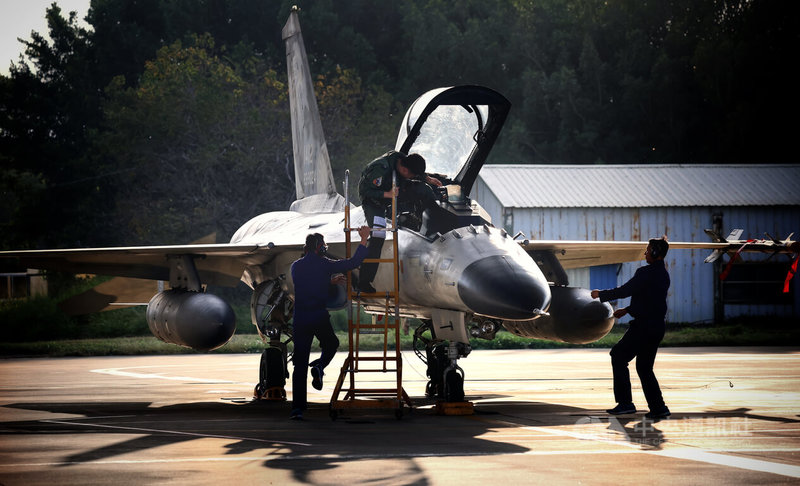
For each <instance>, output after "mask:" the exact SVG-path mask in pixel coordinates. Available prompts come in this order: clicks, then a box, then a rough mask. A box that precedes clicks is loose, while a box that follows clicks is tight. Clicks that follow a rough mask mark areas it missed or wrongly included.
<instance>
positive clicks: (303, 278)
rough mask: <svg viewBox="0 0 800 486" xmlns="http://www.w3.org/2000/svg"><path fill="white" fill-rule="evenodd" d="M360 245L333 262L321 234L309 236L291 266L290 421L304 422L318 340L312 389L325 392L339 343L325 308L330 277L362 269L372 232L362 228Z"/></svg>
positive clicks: (364, 227)
mask: <svg viewBox="0 0 800 486" xmlns="http://www.w3.org/2000/svg"><path fill="white" fill-rule="evenodd" d="M358 234H359V236H360V237H361V244H360V245H359V246H358V249H356V252H355V254H353V256H352V257H351V258H349V259H346V260H331V259H329V258H327V257H326V256H325V252H326V250H327V246H326V245H325V240H324V239H323V237H322V235H321V234H319V233H313V234H310V235H308V236H306V244H305V246H303V257H302V258H300V259H299V260H297V261H295V262H294V263H292V270H291V271H292V281H293V282H294V324H293V326H294V332H293V340H294V354H293V357H292V362H293V363H294V373H293V374H292V412H291V416H290V417H291V418H292V419H295V420H302V419H303V412H304V411H305V409H306V408H307V406H308V403H307V399H306V381H307V380H308V367H309V362H308V359H309V355H310V354H311V342H312V340H313V339H314V337H315V336H316V338H317V340H318V341H319V346H320V348H321V349H322V356H320V358H319V359H317V360H315V361H314V362H313V363H310V365H311V377H312V383H311V384H312V386H313V387H314V388H316V389H317V390H321V389H322V377H323V375H324V374H325V373H324V370H325V367H326V366H328V364H329V363H330V362H331V360H332V359H333V356H334V354H336V349H337V348H338V347H339V339H338V338H337V337H336V334H335V333H334V332H333V326H331V321H330V314H328V309H326V307H325V303H326V300H327V298H328V289H329V286H330V284H331V277H332V276H334V275H335V274H337V273H343V272H346V271H348V270H352V269H354V268H356V267H357V266H359V265H360V264H361V262H362V261H363V260H364V258H365V257H366V256H367V248H366V244H367V237H368V236H369V228H368V227H367V226H362V227H361V228H359V230H358Z"/></svg>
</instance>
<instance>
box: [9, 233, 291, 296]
mask: <svg viewBox="0 0 800 486" xmlns="http://www.w3.org/2000/svg"><path fill="white" fill-rule="evenodd" d="M301 248H302V245H280V246H276V245H272V244H269V245H256V244H224V243H223V244H213V245H169V246H130V247H113V248H71V249H63V250H26V251H3V252H0V260H5V261H7V262H10V263H12V264H14V263H16V264H17V265H18V266H21V267H25V268H36V269H42V270H59V271H64V272H71V273H92V274H97V275H110V276H118V277H131V278H141V279H150V280H165V281H169V280H170V268H171V267H172V265H173V263H172V261H173V259H175V258H180V257H184V256H190V257H192V259H193V260H194V264H195V267H196V268H197V271H198V274H199V277H200V281H201V282H202V283H204V284H211V285H220V286H226V287H233V286H236V285H237V284H238V282H239V279H240V278H241V277H242V272H244V270H245V268H246V267H247V266H249V265H258V264H262V263H266V262H269V261H270V260H271V259H273V258H275V257H276V256H277V255H278V254H280V253H283V252H285V251H295V252H297V251H301Z"/></svg>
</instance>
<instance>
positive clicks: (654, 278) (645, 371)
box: [599, 260, 670, 411]
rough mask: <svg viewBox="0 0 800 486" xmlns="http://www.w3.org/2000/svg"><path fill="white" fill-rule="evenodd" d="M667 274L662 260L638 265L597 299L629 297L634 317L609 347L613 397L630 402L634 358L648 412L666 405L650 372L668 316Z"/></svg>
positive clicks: (603, 291)
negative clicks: (629, 366) (630, 274)
mask: <svg viewBox="0 0 800 486" xmlns="http://www.w3.org/2000/svg"><path fill="white" fill-rule="evenodd" d="M669 284H670V280H669V273H667V269H666V267H665V266H664V260H656V261H654V262H653V263H650V264H648V265H645V266H643V267H640V268H639V269H638V270H636V273H635V274H634V275H633V277H632V278H631V279H630V280H628V281H627V282H626V283H625V284H624V285H622V286H621V287H617V288H615V289H610V290H601V291H600V295H599V297H600V301H601V302H606V301H609V300H616V299H622V298H625V297H630V298H631V303H630V306H628V313H629V314H630V315H631V316H632V317H633V318H634V320H632V321H631V323H630V327H629V328H628V331H627V332H626V333H625V335H624V336H622V339H620V340H619V342H618V343H617V344H615V345H614V347H613V348H611V367H612V369H613V371H614V398H615V399H616V401H617V403H621V404H628V403H633V400H632V397H631V377H630V372H629V371H628V363H629V362H630V361H631V360H632V359H633V358H634V357H635V358H636V372H637V373H638V374H639V380H640V381H641V382H642V391H643V392H644V396H645V398H646V399H647V405H648V407H649V408H650V410H651V411H654V410H662V409H664V408H665V404H664V398H663V397H662V395H661V388H660V387H659V386H658V380H657V379H656V375H655V373H653V364H654V363H655V360H656V352H657V351H658V345H659V344H660V343H661V340H662V339H663V338H664V332H665V330H666V323H665V317H666V315H667V290H669Z"/></svg>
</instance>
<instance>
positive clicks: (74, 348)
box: [0, 322, 800, 357]
mask: <svg viewBox="0 0 800 486" xmlns="http://www.w3.org/2000/svg"><path fill="white" fill-rule="evenodd" d="M625 330H626V327H625V326H622V325H618V326H616V327H615V328H614V329H613V330H612V331H611V332H610V333H609V334H608V335H607V336H605V337H604V338H602V339H601V340H599V341H597V342H594V343H590V344H584V345H574V344H567V343H558V342H553V341H545V340H540V339H528V338H522V337H519V336H515V335H513V334H511V333H509V332H506V331H500V332H498V333H497V336H496V337H495V339H493V340H491V341H487V340H484V339H473V340H472V341H471V345H472V348H473V349H554V348H610V347H611V346H613V345H614V344H616V342H617V341H619V339H620V338H621V337H622V335H623V334H624V333H625ZM336 334H337V336H338V337H339V341H340V342H341V344H340V347H339V350H340V352H342V351H344V352H346V351H347V333H346V332H344V331H337V333H336ZM390 341H391V340H390ZM400 343H401V347H402V349H404V350H410V349H411V346H412V336H411V335H408V336H405V335H401V339H400ZM677 346H800V326H797V325H796V324H793V323H780V322H778V323H768V324H763V323H762V324H758V325H754V324H746V323H732V324H723V325H720V326H712V325H674V326H669V328H668V330H667V334H666V335H665V337H664V341H662V343H661V347H662V348H663V347H677ZM263 349H264V344H263V343H262V341H261V338H260V337H258V335H256V334H237V335H235V336H234V337H233V338H232V339H231V340H230V341H229V342H228V343H227V344H226V345H225V346H222V347H221V348H219V349H217V350H214V351H211V352H212V353H260V352H261V351H262V350H263ZM289 349H290V350H291V349H292V346H291V344H290V345H289ZM361 349H362V350H372V351H376V350H382V349H383V336H380V335H364V336H362V337H361ZM389 349H390V350H393V349H394V346H393V344H391V342H390V345H389ZM313 351H314V352H318V351H319V349H318V348H317V346H316V341H315V342H314V348H313ZM196 353H200V354H202V352H200V351H194V350H192V349H188V348H184V347H181V346H175V345H173V344H166V343H163V342H161V341H159V340H158V339H156V338H155V337H153V336H133V337H131V336H129V337H115V338H91V339H63V340H47V341H33V342H2V343H0V356H51V357H60V356H111V355H149V354H196Z"/></svg>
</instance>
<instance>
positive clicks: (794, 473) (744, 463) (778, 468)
mask: <svg viewBox="0 0 800 486" xmlns="http://www.w3.org/2000/svg"><path fill="white" fill-rule="evenodd" d="M642 452H645V453H647V454H651V455H654V456H662V457H672V458H675V459H688V460H690V461H697V462H705V463H708V464H716V465H719V466H729V467H736V468H739V469H747V470H749V471H758V472H766V473H772V474H780V475H781V476H788V477H791V478H800V466H792V465H790V464H784V463H781V462H770V461H762V460H760V459H750V458H747V457H739V456H731V455H727V454H718V453H716V452H709V451H705V450H702V449H687V448H681V449H674V450H673V449H669V450H664V451H642Z"/></svg>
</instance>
